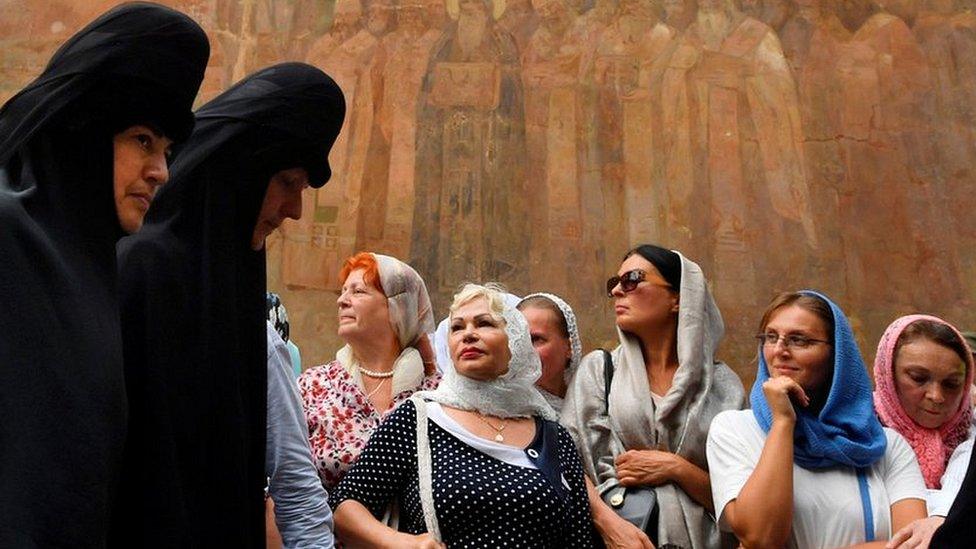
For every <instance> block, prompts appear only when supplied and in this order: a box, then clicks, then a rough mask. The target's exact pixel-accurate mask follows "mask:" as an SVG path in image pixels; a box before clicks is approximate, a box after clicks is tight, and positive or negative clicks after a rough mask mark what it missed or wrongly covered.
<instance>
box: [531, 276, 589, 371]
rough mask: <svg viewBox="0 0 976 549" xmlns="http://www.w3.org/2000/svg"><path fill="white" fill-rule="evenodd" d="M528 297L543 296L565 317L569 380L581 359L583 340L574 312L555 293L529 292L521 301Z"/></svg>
mask: <svg viewBox="0 0 976 549" xmlns="http://www.w3.org/2000/svg"><path fill="white" fill-rule="evenodd" d="M530 297H544V298H546V299H548V300H549V301H552V302H553V303H555V304H556V307H559V310H560V311H562V313H563V318H565V319H566V328H567V330H568V331H569V349H570V352H571V356H570V359H569V368H566V374H565V376H564V377H565V378H566V381H569V378H570V377H572V373H573V372H575V371H576V367H577V366H579V363H580V361H581V360H583V342H582V341H581V340H580V334H579V324H577V322H576V313H574V312H573V308H572V307H570V306H569V303H566V301H564V300H563V298H561V297H559V296H558V295H556V294H550V293H546V292H536V293H534V294H529V295H527V296H525V297H523V298H522V301H525V300H526V299H529V298H530Z"/></svg>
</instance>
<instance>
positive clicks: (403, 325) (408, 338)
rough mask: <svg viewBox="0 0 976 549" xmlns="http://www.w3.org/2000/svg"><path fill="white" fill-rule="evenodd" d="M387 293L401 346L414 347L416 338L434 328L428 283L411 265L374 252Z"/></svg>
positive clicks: (381, 283)
mask: <svg viewBox="0 0 976 549" xmlns="http://www.w3.org/2000/svg"><path fill="white" fill-rule="evenodd" d="M373 257H375V258H376V263H377V267H378V268H379V273H380V285H382V286H383V291H384V292H385V293H386V301H387V305H388V306H389V309H390V323H391V324H392V325H393V331H394V332H396V335H397V340H398V341H399V342H400V347H402V348H407V347H412V346H413V345H414V344H415V343H416V342H417V339H418V338H419V337H420V336H421V335H423V334H426V333H427V332H431V331H433V330H434V313H433V309H432V307H431V305H430V295H429V294H428V293H427V285H426V284H424V279H423V278H420V275H419V274H417V271H415V270H414V269H413V267H411V266H410V265H407V264H406V263H404V262H402V261H400V260H399V259H397V258H395V257H390V256H388V255H382V254H373Z"/></svg>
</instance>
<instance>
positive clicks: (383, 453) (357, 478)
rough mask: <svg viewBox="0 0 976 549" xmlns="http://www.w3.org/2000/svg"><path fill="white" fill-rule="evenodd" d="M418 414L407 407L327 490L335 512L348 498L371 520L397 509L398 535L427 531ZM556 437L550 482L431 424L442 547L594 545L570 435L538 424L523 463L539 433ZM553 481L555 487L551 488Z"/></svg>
mask: <svg viewBox="0 0 976 549" xmlns="http://www.w3.org/2000/svg"><path fill="white" fill-rule="evenodd" d="M416 430H417V412H416V408H415V407H414V404H413V402H411V401H407V402H405V403H404V404H403V405H402V406H400V408H398V409H397V410H396V411H395V412H393V414H391V415H390V417H389V418H387V420H386V421H384V422H383V424H382V425H380V427H379V428H378V429H377V430H376V432H375V433H373V436H372V437H371V438H370V440H369V443H368V444H367V446H366V448H365V450H363V453H362V455H361V456H360V457H359V461H357V462H356V465H355V466H354V467H353V468H352V469H351V470H350V471H349V473H347V474H346V476H345V477H344V478H343V479H342V482H340V483H339V486H338V487H337V488H336V490H335V491H334V492H333V494H332V497H331V502H332V506H333V509H336V508H338V507H339V504H341V503H342V502H343V501H345V500H347V499H352V500H356V501H358V502H360V503H362V504H363V505H364V506H365V507H366V508H368V509H369V510H370V512H372V513H373V515H374V516H375V517H377V518H379V517H381V516H383V513H384V511H385V509H386V507H387V506H388V505H389V504H390V502H391V501H394V500H396V501H398V502H399V505H400V530H401V531H404V532H408V533H411V534H421V533H424V532H426V531H427V527H426V525H425V523H424V515H423V510H422V507H421V505H420V493H419V485H418V480H417V440H416ZM547 431H549V432H550V433H553V434H554V442H555V444H554V448H553V449H552V452H551V453H552V455H553V456H554V457H555V458H556V459H554V460H553V465H554V466H555V469H556V475H555V477H554V478H555V479H558V480H550V478H549V477H547V475H546V473H545V472H544V471H545V470H546V469H547V467H546V466H545V464H541V463H540V464H539V465H540V468H539V469H530V468H527V467H520V466H517V465H512V464H509V463H506V462H503V461H500V460H498V459H496V458H494V457H491V456H489V455H487V454H485V453H483V452H481V451H479V450H477V449H475V448H473V447H471V446H469V445H467V444H466V443H464V442H462V441H461V440H460V439H458V438H457V437H455V436H454V435H452V434H451V433H449V432H448V431H446V430H444V429H443V428H442V427H441V426H439V425H438V424H437V423H435V422H433V421H430V423H429V431H428V432H429V434H430V448H431V456H432V460H433V464H432V477H433V492H434V508H435V510H436V513H437V520H438V523H439V524H440V530H441V535H442V536H443V538H444V539H443V542H444V543H445V544H446V545H447V546H448V547H451V548H454V547H478V548H481V547H553V548H556V547H558V548H564V547H592V546H593V539H594V538H593V534H594V531H593V523H592V522H591V520H590V506H589V502H588V500H587V495H586V484H585V482H584V480H583V467H582V464H581V462H580V459H579V455H578V454H577V453H576V447H575V446H574V444H573V440H572V438H571V437H570V435H569V433H568V432H567V431H566V429H564V428H563V427H562V426H560V425H558V424H556V423H554V422H548V421H545V420H541V419H538V418H537V419H536V437H535V439H534V440H533V441H532V443H531V444H530V445H529V446H528V448H526V455H527V456H528V457H529V459H531V460H533V461H535V460H539V459H541V458H542V456H544V455H545V454H547V453H549V452H546V451H545V450H544V446H545V445H546V440H545V437H544V436H543V433H545V432H547ZM555 482H559V484H560V485H555Z"/></svg>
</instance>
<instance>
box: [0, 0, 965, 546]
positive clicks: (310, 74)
mask: <svg viewBox="0 0 976 549" xmlns="http://www.w3.org/2000/svg"><path fill="white" fill-rule="evenodd" d="M208 51H209V50H208V44H207V39H206V36H205V35H204V33H203V32H202V30H201V29H200V28H199V26H197V24H196V23H194V22H193V21H192V20H191V19H189V18H188V17H186V16H185V15H183V14H180V13H178V12H176V11H173V10H171V9H168V8H164V7H161V6H157V5H154V4H127V5H124V6H121V7H119V8H116V9H113V10H111V11H109V12H108V13H106V14H104V15H103V16H101V17H100V18H98V19H97V20H95V21H94V22H92V23H91V24H90V25H88V26H87V27H86V28H85V29H83V30H81V31H80V32H79V33H78V34H77V35H75V36H74V37H73V38H72V39H70V40H69V41H68V42H67V43H65V44H64V45H63V46H62V47H61V48H60V49H59V50H58V52H57V53H56V54H55V55H54V57H53V58H52V59H51V61H50V63H49V64H48V66H47V67H46V69H45V70H44V72H43V73H42V74H41V75H40V76H39V77H38V79H37V80H35V81H34V82H33V83H32V84H30V85H29V86H28V87H27V88H25V89H24V90H23V91H21V92H20V93H19V94H17V95H16V96H14V97H13V98H12V99H11V100H10V101H9V102H8V103H7V104H5V105H4V107H3V109H2V110H0V225H2V230H0V247H2V250H3V257H4V260H5V261H4V264H3V266H2V267H0V271H2V273H3V277H2V282H0V302H2V303H3V304H4V305H5V306H6V308H7V311H8V313H7V314H6V315H3V317H2V319H0V334H2V337H0V418H2V419H0V547H14V548H19V547H29V548H34V547H62V546H66V547H108V546H111V547H205V546H207V547H209V546H217V547H223V546H229V547H255V546H263V545H264V544H265V543H266V537H265V535H266V533H265V524H266V512H270V516H273V518H274V522H272V523H271V525H272V527H273V528H272V530H277V531H278V532H279V533H280V540H281V542H283V544H284V545H285V546H288V547H331V546H333V545H334V544H335V543H336V540H338V543H340V544H342V545H344V546H349V547H352V546H368V547H426V548H434V547H590V546H601V545H602V546H607V547H638V548H648V547H681V548H686V549H698V548H719V547H734V546H736V544H741V545H742V546H745V547H784V546H785V547H795V548H826V547H847V546H855V545H864V546H876V547H882V546H887V547H927V546H932V547H969V546H972V543H973V536H974V534H973V529H972V528H971V527H967V525H966V520H967V519H968V516H969V515H970V514H971V512H972V511H973V506H974V505H976V502H974V501H973V499H974V494H976V486H973V484H974V483H976V471H973V470H972V467H971V466H970V463H971V455H972V446H973V432H974V429H973V398H972V396H971V389H972V386H973V369H974V360H973V355H972V350H971V348H970V347H969V345H968V344H967V342H966V339H965V338H964V337H963V335H962V334H961V333H960V332H959V331H958V330H957V329H956V328H954V327H953V326H952V325H951V324H950V323H948V322H946V321H944V320H942V319H939V318H936V317H933V316H927V315H911V316H906V317H902V318H899V319H895V320H894V321H893V323H892V324H891V326H890V327H889V328H888V330H887V331H886V332H885V334H884V335H883V336H882V338H881V341H880V342H879V344H878V349H877V354H876V358H875V363H874V387H873V388H872V384H871V380H870V378H869V375H868V370H867V367H866V366H865V364H864V362H863V360H862V358H861V357H862V353H861V350H860V349H859V348H858V346H857V343H856V339H855V337H854V333H853V331H852V328H851V326H850V324H849V322H848V320H847V317H846V315H845V314H844V312H843V311H842V309H841V308H840V306H839V305H838V304H837V303H835V302H834V301H832V300H831V299H830V298H828V297H827V296H825V295H823V294H820V293H818V292H815V291H812V290H800V291H795V292H788V293H783V294H780V295H777V296H770V297H771V298H772V301H771V302H770V304H769V306H768V307H767V309H766V311H765V312H763V313H762V314H759V311H757V314H756V317H757V320H758V331H757V335H756V338H757V371H756V382H755V384H754V385H753V387H752V389H751V391H749V392H748V394H747V392H746V390H745V389H744V388H743V386H742V383H741V381H740V380H739V378H738V376H737V375H736V374H735V373H734V372H733V371H732V369H730V368H729V367H728V366H727V365H725V364H724V363H722V362H720V361H718V360H717V359H716V357H715V353H716V349H717V348H718V347H719V344H720V343H721V340H722V337H723V333H724V324H723V320H722V316H721V314H720V312H719V309H718V307H717V306H716V303H715V301H714V299H713V298H712V295H711V293H710V291H709V287H708V283H707V280H706V277H705V274H704V273H703V272H702V270H701V268H700V267H699V266H698V265H697V264H696V263H695V262H694V261H692V260H690V259H688V258H686V257H684V256H682V255H681V254H680V253H678V252H676V251H671V250H668V249H665V248H662V247H658V246H654V245H648V244H645V245H640V246H637V247H635V248H633V249H632V250H630V251H629V252H627V254H626V255H625V256H624V258H623V259H622V262H621V263H620V266H619V268H618V270H617V273H616V274H615V275H613V276H611V277H610V278H609V279H608V280H607V282H606V293H607V296H608V298H609V300H610V303H611V304H612V307H613V310H614V313H615V318H616V328H617V336H618V339H619V345H618V346H617V347H616V348H615V349H613V350H612V351H605V350H602V349H596V350H592V351H591V352H589V353H588V354H585V355H584V354H583V349H582V344H581V341H580V335H579V334H580V330H579V323H580V322H581V321H585V320H586V319H580V318H577V316H576V315H575V314H574V313H573V310H572V307H571V306H570V304H568V303H566V302H565V301H564V300H562V299H560V298H559V297H558V296H555V295H553V294H551V293H547V292H546V291H545V290H547V289H546V288H539V289H538V290H542V291H540V292H538V293H532V294H529V295H527V296H525V297H523V298H519V297H517V296H514V295H512V294H509V293H507V292H506V290H505V289H503V288H501V287H500V286H497V285H495V284H493V283H491V282H487V281H476V282H467V283H465V281H460V280H459V281H458V283H459V290H458V292H457V294H456V295H455V296H454V300H453V303H452V304H451V306H450V309H449V310H448V311H446V312H445V313H446V318H444V320H443V321H442V322H441V324H440V326H437V325H436V324H435V314H434V311H433V310H432V307H431V301H430V298H429V296H428V294H427V290H426V285H425V283H424V281H423V278H422V277H421V275H420V274H419V273H418V272H417V271H416V270H415V269H413V268H412V267H411V266H410V265H408V264H406V263H404V262H402V261H400V260H398V259H396V258H393V257H389V256H385V255H381V254H377V253H371V252H362V253H358V254H356V255H354V256H353V257H350V258H348V259H347V260H346V262H345V264H344V266H343V268H342V271H341V273H340V279H341V280H342V290H341V293H340V295H339V297H338V300H337V318H338V335H339V336H340V337H341V338H342V340H343V341H344V342H345V343H346V345H345V346H344V347H342V348H341V349H338V350H337V351H336V355H335V360H333V361H332V362H330V363H328V364H325V365H320V366H314V367H311V368H308V369H306V370H305V371H304V372H303V373H302V374H301V375H300V377H299V378H298V380H297V383H296V381H295V379H294V377H293V376H292V375H291V372H292V369H291V367H290V363H291V361H292V358H291V357H292V356H293V354H292V353H290V352H289V349H288V347H287V345H286V342H285V339H287V336H288V333H287V330H282V331H281V333H280V334H279V332H278V331H276V330H275V329H274V327H275V325H277V327H279V328H280V327H281V324H282V323H283V322H282V321H283V319H284V315H283V314H281V313H280V312H277V309H279V308H280V307H278V305H280V304H277V303H272V305H274V308H275V311H276V312H275V315H274V320H275V322H273V323H271V322H268V321H267V320H266V315H265V313H266V310H265V306H266V301H265V292H266V289H267V288H266V280H265V259H264V252H263V245H264V239H265V237H266V236H267V235H268V234H270V233H271V232H272V231H273V230H274V229H275V228H276V227H277V226H278V225H280V223H281V222H282V220H283V219H284V218H295V219H297V218H298V217H300V216H301V193H302V191H303V189H305V188H306V187H308V186H321V185H323V184H325V183H326V181H328V179H329V178H330V176H331V170H330V167H329V164H328V162H327V157H328V152H329V150H330V148H331V146H332V144H333V143H334V142H335V139H336V136H337V134H338V132H339V128H340V126H341V124H342V120H343V117H344V113H345V102H344V100H343V96H342V92H341V90H339V88H338V86H336V84H335V83H334V82H333V81H332V79H331V78H329V77H328V76H327V75H325V74H324V73H322V72H321V71H320V70H318V69H315V68H313V67H311V66H308V65H304V64H299V63H289V64H283V65H276V66H273V67H270V68H268V69H264V70H262V71H259V72H257V73H255V74H252V75H250V76H248V77H246V78H245V79H243V80H242V81H241V82H239V83H237V84H236V85H234V86H233V87H231V88H230V89H229V90H228V91H226V92H225V93H223V94H221V95H220V96H218V97H217V98H215V99H214V100H212V101H211V102H209V103H207V104H205V105H203V106H202V107H200V108H199V109H198V110H197V111H196V113H195V114H194V113H193V112H191V105H192V101H193V98H194V97H195V95H196V92H197V88H198V86H199V84H200V81H201V79H202V76H203V71H204V67H205V66H206V61H207V56H208ZM174 153H175V154H174ZM171 154H172V155H174V156H173V158H172V160H170V156H171ZM157 191H158V193H157ZM150 206H151V207H150ZM126 234H129V235H131V236H125V235H126ZM123 237H124V238H123ZM282 336H284V337H282ZM967 471H968V472H967Z"/></svg>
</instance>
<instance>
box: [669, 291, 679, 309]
mask: <svg viewBox="0 0 976 549" xmlns="http://www.w3.org/2000/svg"><path fill="white" fill-rule="evenodd" d="M671 300H672V301H671V312H672V313H677V312H678V310H679V309H680V308H681V294H679V293H678V292H673V295H672V297H671Z"/></svg>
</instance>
